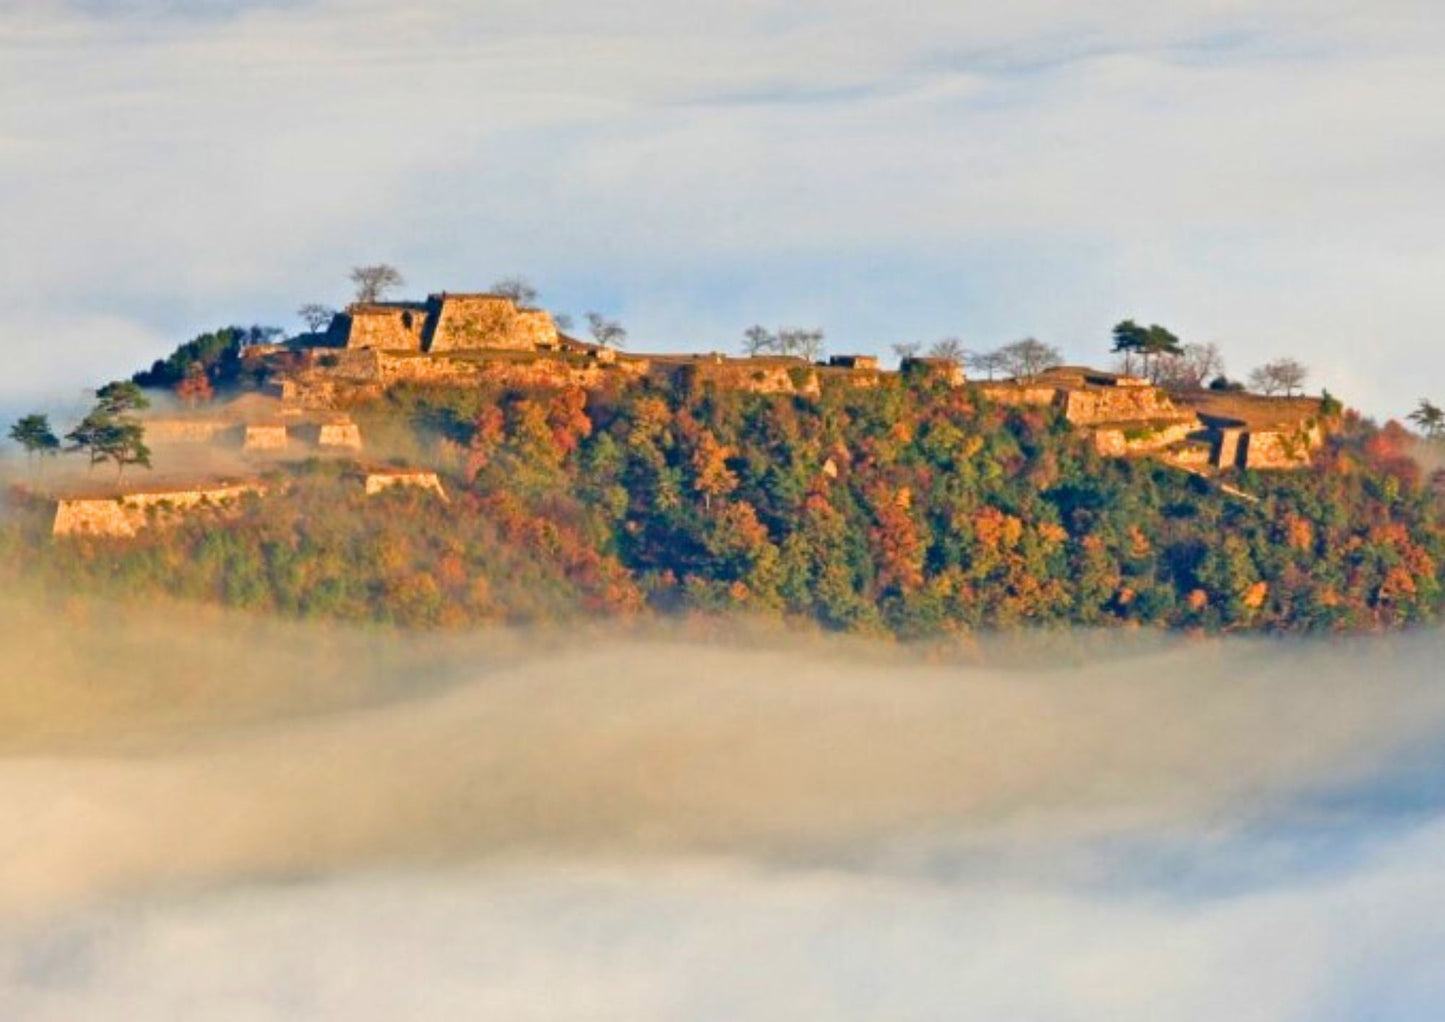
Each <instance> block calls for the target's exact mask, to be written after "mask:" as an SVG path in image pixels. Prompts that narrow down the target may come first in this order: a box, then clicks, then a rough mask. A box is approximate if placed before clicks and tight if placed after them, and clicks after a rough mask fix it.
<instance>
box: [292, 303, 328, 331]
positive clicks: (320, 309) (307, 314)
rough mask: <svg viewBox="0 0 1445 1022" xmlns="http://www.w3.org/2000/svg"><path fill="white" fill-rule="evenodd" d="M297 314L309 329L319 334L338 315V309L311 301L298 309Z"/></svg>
mask: <svg viewBox="0 0 1445 1022" xmlns="http://www.w3.org/2000/svg"><path fill="white" fill-rule="evenodd" d="M296 315H298V316H300V317H301V322H303V323H305V324H306V329H307V330H308V331H310V332H311V333H313V334H319V333H320V332H321V329H322V328H323V327H325V326H326V325H327V324H329V323H330V322H331V320H332V319H333V318H334V317H335V316H336V310H335V309H333V308H330V307H329V306H326V305H318V304H316V303H314V302H310V303H308V304H306V305H303V306H301V308H299V309H297V310H296Z"/></svg>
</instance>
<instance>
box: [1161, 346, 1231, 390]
mask: <svg viewBox="0 0 1445 1022" xmlns="http://www.w3.org/2000/svg"><path fill="white" fill-rule="evenodd" d="M1223 374H1224V356H1223V355H1222V354H1220V351H1219V345H1217V344H1186V345H1184V347H1183V348H1182V349H1181V350H1180V351H1179V352H1178V353H1177V354H1165V355H1162V356H1160V357H1159V359H1158V360H1157V361H1156V362H1155V364H1154V382H1155V383H1157V384H1159V385H1160V386H1163V387H1169V388H1172V389H1175V390H1201V389H1203V388H1204V386H1205V383H1206V381H1208V380H1211V379H1214V378H1215V377H1217V376H1222V375H1223Z"/></svg>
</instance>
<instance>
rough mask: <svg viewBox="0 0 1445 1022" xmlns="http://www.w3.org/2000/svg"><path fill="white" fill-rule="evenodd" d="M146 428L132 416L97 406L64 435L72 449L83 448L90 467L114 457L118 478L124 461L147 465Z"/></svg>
mask: <svg viewBox="0 0 1445 1022" xmlns="http://www.w3.org/2000/svg"><path fill="white" fill-rule="evenodd" d="M144 437H145V428H144V427H143V426H142V425H141V424H140V423H139V422H136V421H135V420H134V419H118V418H115V417H114V416H111V415H107V414H106V413H105V412H103V411H101V410H100V409H95V410H93V411H92V412H91V413H90V414H89V415H87V416H86V417H85V418H84V419H82V420H81V421H80V425H78V426H76V427H75V429H73V430H71V431H70V432H69V433H67V434H66V435H65V439H67V440H69V441H70V442H71V444H72V447H71V448H70V449H71V450H73V451H84V452H85V453H86V455H87V456H88V457H89V458H90V467H91V468H95V466H96V465H99V464H100V463H101V462H103V461H114V462H115V464H116V477H117V478H119V477H120V475H121V473H123V472H124V471H125V467H126V466H127V465H143V466H145V467H146V468H150V465H151V462H150V453H151V452H150V448H148V447H147V446H146V445H145V439H144Z"/></svg>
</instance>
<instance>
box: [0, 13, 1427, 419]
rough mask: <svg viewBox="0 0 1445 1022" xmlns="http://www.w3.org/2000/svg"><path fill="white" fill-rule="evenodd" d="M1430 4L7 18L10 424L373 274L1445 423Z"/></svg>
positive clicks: (0, 131)
mask: <svg viewBox="0 0 1445 1022" xmlns="http://www.w3.org/2000/svg"><path fill="white" fill-rule="evenodd" d="M1442 90H1445V13H1442V12H1441V11H1440V10H1439V8H1438V5H1431V4H1428V3H1425V2H1419V0H1372V2H1369V3H1359V2H1346V0H1316V2H1310V3H1305V2H1297V0H1255V2H1250V3H1244V2H1230V0H1180V2H1177V3H1172V4H1168V5H1161V4H1158V3H1145V2H1136V0H1117V2H1113V3H1093V4H1081V3H1077V2H1074V3H1063V2H1059V0H1023V2H1019V3H1014V4H1009V5H1002V4H989V5H983V4H959V3H956V2H947V3H945V2H920V3H914V4H912V5H910V7H909V8H908V10H907V12H906V15H905V14H900V13H897V12H892V11H888V10H885V9H883V8H882V6H881V5H877V4H874V3H862V2H858V0H842V2H834V3H827V4H822V3H799V2H792V3H782V2H773V0H747V2H733V3H727V4H715V5H705V6H701V7H699V6H698V5H677V4H671V3H665V2H662V0H625V2H622V3H616V4H609V5H605V6H603V5H594V4H580V3H561V2H556V3H522V2H515V0H503V2H498V3H488V4H485V5H483V4H477V3H472V2H463V0H436V2H430V3H403V2H400V0H348V2H345V3H342V2H340V0H269V2H263V3H249V2H246V0H70V2H56V0H0V217H3V223H4V224H5V228H4V230H3V232H0V300H3V301H4V302H5V305H6V308H7V309H8V310H9V312H8V315H7V316H6V317H5V319H4V321H3V323H0V354H3V357H4V360H5V365H6V366H7V371H6V373H5V374H4V380H3V382H0V400H9V401H11V402H13V401H14V400H18V395H22V394H23V395H26V396H28V395H30V394H32V393H39V392H41V391H44V390H55V389H59V390H67V391H73V389H74V388H75V387H78V386H80V385H82V384H83V383H85V382H91V381H94V380H95V379H96V378H97V377H101V376H108V375H114V374H118V373H121V372H124V371H128V370H129V369H132V368H134V367H136V366H137V365H139V364H140V363H142V362H146V361H149V360H150V359H151V358H153V357H154V356H155V355H157V354H159V353H161V352H162V351H164V350H168V349H169V348H170V347H172V346H173V345H174V344H175V343H176V342H177V341H179V340H182V339H185V338H186V337H188V336H190V335H192V334H194V333H196V332H198V331H200V330H202V329H207V328H210V327H212V326H216V325H220V324H224V323H228V322H232V321H245V322H252V321H262V322H279V323H282V324H284V325H287V326H291V327H294V326H295V325H296V324H295V319H294V315H293V310H294V309H295V308H296V307H297V306H298V305H300V304H301V303H303V302H308V301H323V302H327V303H330V304H340V303H342V302H344V300H345V299H346V290H347V289H346V281H345V277H346V271H347V269H348V267H350V266H352V265H354V264H356V263H360V262H368V261H375V260H386V261H389V262H393V263H395V264H396V265H398V266H399V267H401V268H402V270H403V272H404V273H405V274H406V276H407V277H408V279H409V281H410V282H411V284H412V289H413V290H415V291H416V292H417V293H422V292H425V291H426V290H431V289H441V288H450V289H465V288H475V287H483V286H486V285H487V284H489V283H491V282H492V281H493V280H495V279H496V278H498V277H501V276H504V275H507V274H512V273H521V274H524V275H526V276H527V277H529V278H530V279H531V280H533V281H534V282H535V283H536V284H537V285H538V286H539V287H540V288H541V290H542V292H543V298H544V301H546V302H547V303H548V304H550V305H551V306H552V307H554V308H556V309H559V310H565V311H571V312H573V313H579V312H581V311H584V310H585V309H588V308H594V307H595V308H599V309H602V310H603V311H606V312H609V313H612V314H615V315H618V316H620V317H621V318H622V320H623V321H624V322H625V323H626V324H627V325H628V326H629V328H630V329H631V331H632V334H633V337H634V346H635V347H636V348H637V349H638V350H649V349H651V350H658V349H668V348H694V349H712V348H722V349H730V348H733V347H734V346H735V345H736V343H737V338H738V336H739V335H740V333H741V331H742V329H743V328H744V327H746V326H747V325H748V324H750V323H752V322H755V321H762V322H765V323H769V324H800V325H818V326H821V327H823V328H824V329H825V330H826V331H827V333H828V336H829V339H830V347H831V348H832V350H835V351H838V350H864V351H867V350H877V351H886V350H887V347H888V345H890V344H892V343H894V342H898V341H912V340H923V341H928V340H932V339H936V338H938V337H942V336H947V335H957V336H960V337H962V338H963V339H964V340H965V341H966V342H968V343H969V344H971V345H975V346H989V345H994V344H999V343H1004V342H1007V341H1009V340H1012V339H1015V338H1017V337H1020V336H1023V335H1028V334H1032V335H1035V336H1038V337H1040V338H1042V339H1044V340H1047V341H1050V342H1052V343H1055V344H1057V345H1058V346H1060V347H1061V348H1063V349H1064V350H1065V351H1066V352H1067V353H1068V354H1069V355H1070V357H1071V358H1074V359H1077V360H1093V361H1101V360H1104V359H1105V357H1106V356H1105V355H1104V354H1103V352H1104V349H1105V348H1106V347H1107V335H1108V330H1109V327H1110V326H1111V325H1112V324H1113V323H1114V322H1116V321H1117V320H1118V319H1120V318H1123V317H1125V316H1134V317H1138V318H1143V319H1147V320H1150V321H1159V322H1163V323H1165V324H1168V325H1170V326H1171V327H1173V328H1174V329H1175V330H1176V331H1177V332H1178V333H1180V334H1181V335H1182V336H1184V337H1185V339H1186V340H1200V341H1215V342H1217V343H1219V344H1220V345H1221V347H1222V348H1223V349H1224V351H1225V353H1226V356H1227V358H1228V360H1229V362H1230V366H1231V369H1232V371H1233V372H1235V373H1236V374H1238V375H1243V374H1244V373H1245V372H1247V371H1248V370H1249V368H1251V367H1252V366H1253V365H1255V364H1257V363H1258V362H1259V361H1261V360H1263V359H1265V358H1267V357H1271V356H1275V355H1282V354H1293V355H1297V356H1299V357H1301V358H1302V359H1304V360H1305V361H1307V362H1308V363H1309V364H1311V365H1312V366H1313V367H1314V369H1315V381H1314V382H1315V383H1316V384H1317V385H1318V384H1325V385H1328V386H1330V387H1331V388H1332V389H1334V390H1335V391H1336V392H1339V393H1342V394H1344V395H1345V396H1346V397H1347V398H1349V399H1351V400H1352V401H1353V402H1355V403H1357V404H1359V405H1360V406H1362V407H1364V408H1365V409H1367V410H1368V411H1371V412H1374V413H1376V414H1399V413H1401V412H1403V411H1405V410H1408V408H1409V407H1410V406H1411V405H1413V403H1414V402H1415V400H1416V399H1417V398H1418V397H1420V396H1423V395H1425V394H1430V395H1431V396H1433V397H1435V398H1436V399H1445V346H1442V345H1441V344H1440V342H1439V340H1438V339H1437V337H1436V331H1437V330H1438V329H1439V328H1441V327H1442V326H1445V289H1442V288H1441V287H1440V286H1439V282H1440V280H1441V279H1442V278H1445V253H1442V249H1441V246H1440V245H1439V242H1438V238H1439V236H1440V234H1441V229H1442V228H1445V192H1442V190H1441V189H1440V187H1439V184H1438V182H1439V180H1440V179H1441V170H1442V169H1445V166H1442V165H1445V127H1442V126H1441V123H1440V121H1439V118H1438V117H1437V116H1435V111H1434V109H1433V108H1434V106H1435V104H1434V102H1433V97H1435V96H1438V95H1440V94H1442Z"/></svg>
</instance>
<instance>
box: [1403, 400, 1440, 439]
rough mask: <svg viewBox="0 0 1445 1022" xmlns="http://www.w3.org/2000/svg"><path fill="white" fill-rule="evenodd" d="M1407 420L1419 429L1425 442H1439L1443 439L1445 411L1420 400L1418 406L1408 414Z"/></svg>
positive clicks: (1427, 401)
mask: <svg viewBox="0 0 1445 1022" xmlns="http://www.w3.org/2000/svg"><path fill="white" fill-rule="evenodd" d="M1408 418H1409V420H1410V421H1411V422H1413V423H1414V424H1415V425H1417V426H1419V427H1420V432H1422V433H1424V434H1425V438H1426V439H1427V440H1439V439H1441V438H1442V437H1445V409H1442V408H1440V406H1439V405H1436V404H1433V403H1432V402H1430V401H1429V400H1427V399H1426V398H1423V397H1422V398H1421V399H1420V404H1419V405H1418V406H1417V407H1416V408H1415V410H1414V411H1413V412H1411V413H1410V414H1409V416H1408Z"/></svg>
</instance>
